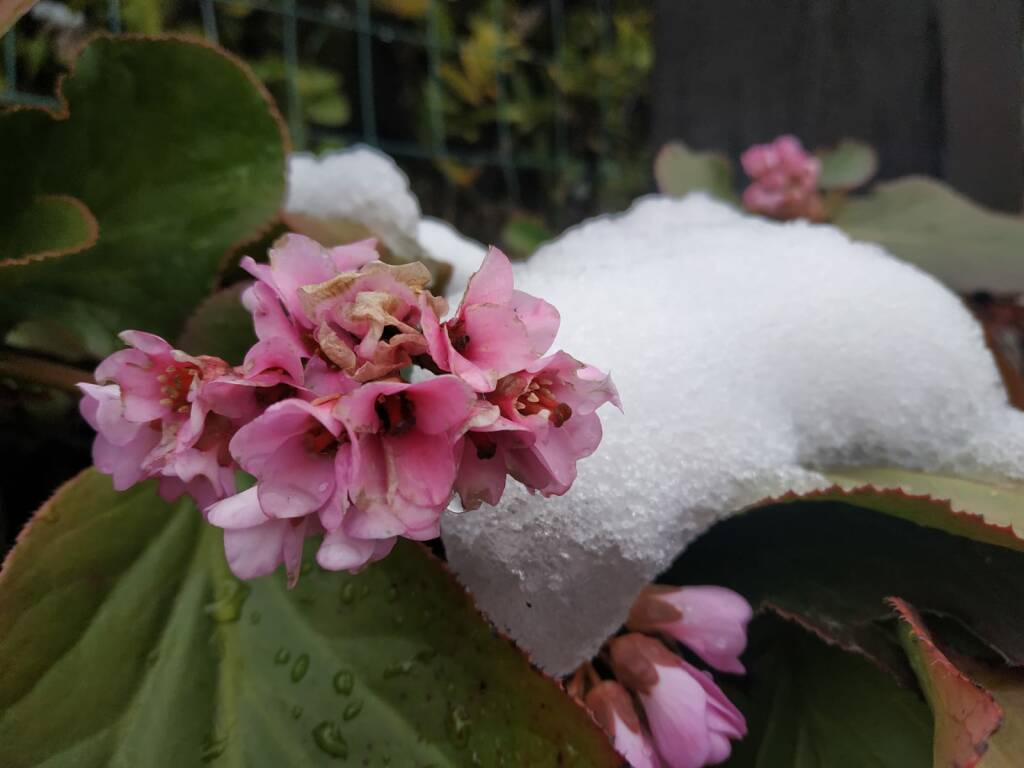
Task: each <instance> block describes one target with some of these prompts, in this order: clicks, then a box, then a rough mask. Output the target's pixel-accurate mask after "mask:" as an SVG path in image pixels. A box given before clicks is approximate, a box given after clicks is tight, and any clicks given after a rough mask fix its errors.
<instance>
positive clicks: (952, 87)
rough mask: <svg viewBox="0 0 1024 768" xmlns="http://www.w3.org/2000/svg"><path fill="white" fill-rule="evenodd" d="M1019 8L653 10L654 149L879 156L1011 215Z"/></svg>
mask: <svg viewBox="0 0 1024 768" xmlns="http://www.w3.org/2000/svg"><path fill="white" fill-rule="evenodd" d="M1022 8H1024V6H1022V3H1021V0H899V2H894V1H893V0H655V14H656V23H655V25H654V35H655V50H656V61H655V71H654V77H653V83H652V102H653V104H652V112H653V125H652V138H653V141H654V143H655V145H656V146H660V145H661V144H663V143H664V142H665V141H667V140H670V139H673V138H679V139H682V140H684V141H686V142H687V143H689V144H691V145H692V146H695V147H697V148H699V149H724V150H726V151H728V152H730V153H731V154H733V155H736V154H738V153H739V152H740V151H741V150H742V149H743V148H744V147H746V146H749V145H750V144H752V143H754V142H758V141H765V140H767V139H770V138H772V137H774V136H776V135H778V134H780V133H787V132H788V133H795V134H796V135H798V136H799V137H800V138H801V139H802V140H803V141H804V142H805V143H806V144H807V145H809V146H812V147H813V146H825V145H828V144H831V143H834V142H836V141H838V140H839V139H841V138H843V137H844V136H854V137H857V138H861V139H864V140H866V141H869V142H871V143H872V144H873V145H875V146H876V147H877V148H878V150H879V154H880V158H881V172H882V176H883V177H892V176H900V175H903V174H907V173H927V174H930V175H933V176H940V177H942V176H946V177H947V178H949V179H950V180H951V181H952V182H953V183H954V184H955V185H957V186H958V187H959V188H960V189H961V190H962V191H964V192H965V193H967V194H969V195H972V196H974V197H976V199H978V200H980V201H981V202H984V203H985V204H987V205H991V206H993V207H998V208H1002V209H1006V210H1020V207H1021V190H1022V184H1024V151H1022V142H1021V118H1020V115H1021V104H1022V101H1021V76H1022V72H1021V67H1022V63H1021V61H1022V59H1021V56H1022V54H1021V16H1022Z"/></svg>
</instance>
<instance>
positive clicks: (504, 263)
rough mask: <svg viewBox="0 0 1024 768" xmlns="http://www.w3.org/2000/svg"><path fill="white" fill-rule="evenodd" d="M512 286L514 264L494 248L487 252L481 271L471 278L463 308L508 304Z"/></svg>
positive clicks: (464, 296)
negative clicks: (474, 305) (478, 305)
mask: <svg viewBox="0 0 1024 768" xmlns="http://www.w3.org/2000/svg"><path fill="white" fill-rule="evenodd" d="M512 285H513V276H512V263H511V262H510V261H509V260H508V257H507V256H506V255H505V254H504V253H502V252H501V251H499V250H498V249H497V248H494V247H493V246H492V247H491V248H489V249H488V250H487V255H486V256H485V257H484V260H483V262H482V263H481V264H480V269H478V270H477V271H476V272H474V273H473V276H472V277H470V278H469V283H468V284H467V286H466V293H465V294H464V295H463V297H462V305H461V306H462V307H469V306H471V305H473V304H506V303H507V302H508V301H509V300H510V299H511V298H512V290H513V287H512ZM459 314H460V315H461V308H460V313H459Z"/></svg>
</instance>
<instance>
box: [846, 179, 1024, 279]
mask: <svg viewBox="0 0 1024 768" xmlns="http://www.w3.org/2000/svg"><path fill="white" fill-rule="evenodd" d="M833 223H834V224H835V225H836V226H838V227H841V228H842V229H844V230H845V231H846V232H848V233H849V234H850V235H852V236H853V237H855V238H857V239H858V240H870V241H872V242H875V243H880V244H882V245H884V246H885V247H886V248H887V249H889V251H891V252H892V253H893V254H894V255H896V256H899V257H900V258H901V259H904V260H906V261H909V262H910V263H911V264H916V265H917V266H919V267H921V269H923V270H925V271H926V272H931V273H932V274H933V275H935V276H936V277H937V278H939V279H940V280H942V281H943V282H944V283H946V284H947V285H948V286H950V287H951V288H953V289H955V290H958V291H964V292H969V291H975V290H979V289H986V290H990V291H1022V290H1024V219H1022V218H1021V217H1020V216H1011V215H1007V214H1001V213H992V212H991V211H987V210H985V209H984V208H981V207H980V206H978V205H976V204H975V203H972V202H971V201H970V200H968V199H967V198H965V197H962V196H961V195H959V194H957V193H956V192H954V191H953V190H952V189H950V188H949V187H947V186H945V185H944V184H942V183H941V182H939V181H935V180H934V179H928V178H924V177H908V178H905V179H899V180H897V181H891V182H888V183H885V184H879V185H878V186H877V187H875V188H874V189H873V190H872V191H871V193H869V194H867V195H865V196H864V197H859V198H850V199H848V200H847V201H846V202H845V203H844V205H843V206H842V207H841V208H840V209H839V211H838V212H837V213H836V215H835V217H834V219H833Z"/></svg>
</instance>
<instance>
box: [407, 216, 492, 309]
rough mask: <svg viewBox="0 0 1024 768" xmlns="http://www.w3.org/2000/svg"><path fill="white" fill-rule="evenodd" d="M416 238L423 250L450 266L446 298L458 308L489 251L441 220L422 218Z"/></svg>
mask: <svg viewBox="0 0 1024 768" xmlns="http://www.w3.org/2000/svg"><path fill="white" fill-rule="evenodd" d="M417 239H418V240H419V243H420V245H421V246H423V250H425V251H426V252H427V254H428V255H429V256H430V257H431V258H434V259H437V260H438V261H444V262H447V263H448V264H450V265H451V267H452V274H451V277H450V278H448V287H447V290H446V291H445V298H447V299H448V301H449V303H451V304H452V305H453V307H454V306H457V305H458V303H459V299H461V298H462V292H463V291H465V290H466V283H468V282H469V278H470V276H471V275H472V274H473V273H474V272H476V271H477V269H479V267H480V262H482V261H483V260H484V256H485V255H486V254H487V249H486V248H485V247H484V246H483V245H482V244H481V243H478V242H477V241H476V240H472V239H471V238H468V237H466V236H465V235H463V234H462V233H461V232H459V231H458V230H457V229H455V227H453V226H452V225H451V224H449V223H448V222H445V221H441V219H435V218H431V217H426V218H423V219H420V223H419V228H418V229H417Z"/></svg>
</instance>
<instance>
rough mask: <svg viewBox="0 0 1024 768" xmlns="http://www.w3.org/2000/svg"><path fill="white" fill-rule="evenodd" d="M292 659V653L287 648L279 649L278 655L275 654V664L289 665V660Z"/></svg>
mask: <svg viewBox="0 0 1024 768" xmlns="http://www.w3.org/2000/svg"><path fill="white" fill-rule="evenodd" d="M291 657H292V655H291V653H290V652H289V651H288V649H287V648H278V649H277V653H275V654H274V663H275V664H287V663H288V659H290V658H291Z"/></svg>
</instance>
